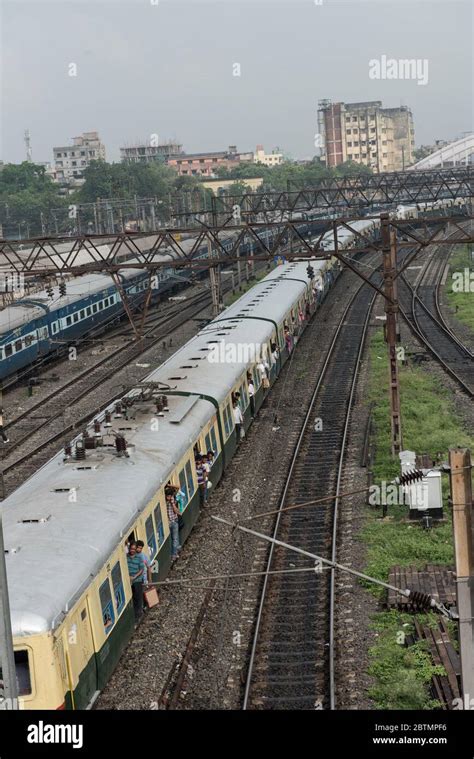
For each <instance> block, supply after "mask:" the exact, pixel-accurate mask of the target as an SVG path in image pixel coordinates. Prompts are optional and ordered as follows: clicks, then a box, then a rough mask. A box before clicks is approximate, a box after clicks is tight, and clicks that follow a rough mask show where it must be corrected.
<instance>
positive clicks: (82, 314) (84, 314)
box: [79, 309, 86, 319]
mask: <svg viewBox="0 0 474 759" xmlns="http://www.w3.org/2000/svg"><path fill="white" fill-rule="evenodd" d="M79 314H80V317H81V319H84V318H85V316H86V312H85V311H84V309H81V311H80V312H79Z"/></svg>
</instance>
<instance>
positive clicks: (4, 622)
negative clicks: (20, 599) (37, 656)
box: [0, 513, 18, 709]
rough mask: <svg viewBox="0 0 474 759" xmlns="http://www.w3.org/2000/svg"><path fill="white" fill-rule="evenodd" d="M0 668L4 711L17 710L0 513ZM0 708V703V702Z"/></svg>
mask: <svg viewBox="0 0 474 759" xmlns="http://www.w3.org/2000/svg"><path fill="white" fill-rule="evenodd" d="M0 612H1V613H0V666H1V670H2V680H3V694H1V695H2V696H3V698H4V699H5V708H6V709H18V687H17V682H16V669H15V654H14V651H13V636H12V627H11V618H10V602H9V599H8V584H7V567H6V562H5V546H4V542H3V526H2V515H1V513H0ZM0 708H2V707H1V702H0Z"/></svg>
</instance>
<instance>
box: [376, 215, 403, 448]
mask: <svg viewBox="0 0 474 759" xmlns="http://www.w3.org/2000/svg"><path fill="white" fill-rule="evenodd" d="M381 234H382V254H383V281H384V293H385V314H386V323H385V340H386V342H387V345H388V360H389V372H390V374H389V383H390V385H389V393H390V420H391V447H392V455H393V456H398V454H399V453H400V451H401V449H402V430H401V419H400V385H399V379H398V362H397V315H398V301H397V291H396V287H395V274H396V268H397V248H396V237H395V234H391V232H390V222H389V215H388V213H383V214H381Z"/></svg>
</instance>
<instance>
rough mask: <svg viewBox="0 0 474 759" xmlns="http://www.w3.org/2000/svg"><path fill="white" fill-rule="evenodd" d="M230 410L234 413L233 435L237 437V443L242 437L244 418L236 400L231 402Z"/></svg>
mask: <svg viewBox="0 0 474 759" xmlns="http://www.w3.org/2000/svg"><path fill="white" fill-rule="evenodd" d="M232 412H233V414H234V424H235V435H236V439H237V445H238V444H239V442H240V438H241V437H242V429H243V428H242V425H243V423H244V418H243V416H242V412H241V410H240V406H239V404H238V401H237V400H235V401H234V403H233V404H232Z"/></svg>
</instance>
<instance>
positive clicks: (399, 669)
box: [369, 611, 446, 710]
mask: <svg viewBox="0 0 474 759" xmlns="http://www.w3.org/2000/svg"><path fill="white" fill-rule="evenodd" d="M418 618H419V620H420V622H421V623H422V624H423V623H425V624H426V623H428V624H430V623H432V624H435V623H436V620H435V619H434V615H431V614H420V615H418ZM372 629H374V630H375V631H376V635H377V642H376V643H375V644H374V646H372V648H371V649H370V650H369V654H370V657H371V664H370V667H369V674H370V675H372V677H373V678H374V679H375V684H374V685H373V686H372V688H370V690H369V696H370V697H371V698H372V699H373V700H374V701H375V703H376V705H377V708H378V709H424V710H426V709H435V708H437V707H439V706H440V704H439V702H438V701H436V700H434V699H432V698H430V695H429V692H428V686H429V682H430V680H431V678H432V677H433V675H444V674H446V671H445V669H444V667H442V666H439V665H434V664H432V662H431V657H430V654H429V651H428V647H427V642H426V641H424V640H421V641H417V642H416V643H414V644H413V645H412V646H405V644H404V641H405V637H406V636H407V635H410V634H412V633H413V629H414V625H413V618H412V617H410V615H408V614H402V613H400V612H397V611H387V612H383V613H381V614H377V615H376V617H375V619H374V620H373V622H372Z"/></svg>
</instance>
